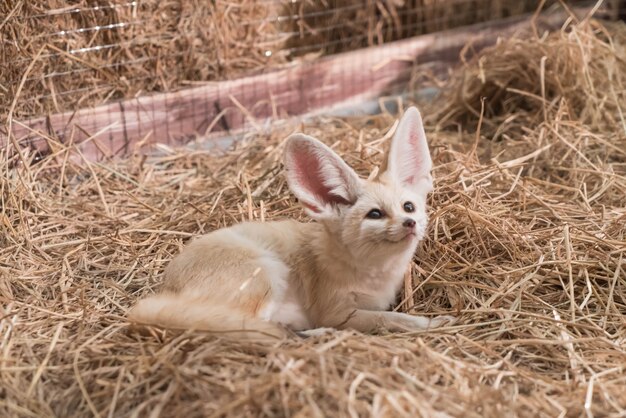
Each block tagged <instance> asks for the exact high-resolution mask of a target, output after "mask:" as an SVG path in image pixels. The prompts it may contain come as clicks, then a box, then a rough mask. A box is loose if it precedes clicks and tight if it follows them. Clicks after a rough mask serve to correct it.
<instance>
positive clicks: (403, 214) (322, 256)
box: [129, 108, 450, 337]
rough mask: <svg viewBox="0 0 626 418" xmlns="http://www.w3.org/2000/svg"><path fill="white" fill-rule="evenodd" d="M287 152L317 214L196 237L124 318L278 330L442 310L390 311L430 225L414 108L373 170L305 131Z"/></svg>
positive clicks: (426, 164)
mask: <svg viewBox="0 0 626 418" xmlns="http://www.w3.org/2000/svg"><path fill="white" fill-rule="evenodd" d="M284 162H285V167H286V173H287V180H288V184H289V187H290V189H291V191H292V192H293V193H294V195H295V196H296V197H297V198H298V199H299V200H300V202H301V203H302V204H303V206H304V208H305V211H306V212H307V214H308V215H309V216H310V217H312V218H313V219H315V220H316V221H317V222H313V223H300V222H296V221H294V220H286V221H278V222H266V223H260V222H256V223H255V222H249V223H242V224H238V225H235V226H232V227H230V228H224V229H219V230H216V231H214V232H211V233H209V234H208V235H205V236H203V237H200V238H198V239H196V240H194V241H193V242H192V243H191V244H189V245H188V246H187V248H185V249H184V251H183V252H182V253H181V254H180V255H178V256H177V257H176V258H174V259H173V260H172V262H171V263H170V264H169V266H168V267H167V268H166V270H165V273H164V283H163V286H162V289H161V292H160V293H159V294H157V295H154V296H149V297H147V298H145V299H143V300H141V301H139V303H138V304H137V305H136V306H135V307H134V308H133V309H132V310H131V312H130V314H129V316H130V319H131V321H133V322H137V323H142V324H154V325H159V326H163V327H167V328H179V329H200V330H207V331H213V332H229V333H233V332H234V333H235V335H236V336H239V337H249V336H252V335H253V334H255V333H256V334H257V335H258V334H263V335H265V336H267V335H269V336H275V337H281V336H284V335H286V333H287V330H286V328H289V329H291V330H294V331H303V330H311V329H314V328H319V327H326V328H338V329H343V328H352V329H356V330H358V331H362V332H373V331H376V330H380V329H386V330H389V331H410V330H417V329H426V328H428V327H434V326H438V325H440V324H442V323H444V322H447V321H449V320H450V317H438V318H433V319H428V318H426V317H421V316H413V315H408V314H405V313H398V312H388V311H387V309H389V308H390V307H391V305H392V304H393V303H394V301H395V299H396V295H397V293H398V290H399V288H400V286H401V284H402V282H403V276H404V273H405V271H406V270H407V267H408V265H409V263H410V262H411V259H412V257H413V254H414V252H415V249H416V247H417V244H418V242H419V241H420V240H421V239H422V238H423V236H424V233H425V231H426V226H427V214H426V198H427V195H428V193H429V192H430V191H431V190H432V178H431V175H430V170H431V167H432V162H431V158H430V153H429V151H428V145H427V143H426V136H425V133H424V129H423V127H422V120H421V117H420V114H419V112H418V111H417V109H415V108H410V109H408V110H407V111H406V113H405V115H404V117H403V118H402V120H401V121H400V124H399V126H398V129H397V131H396V133H395V135H394V137H393V140H392V143H391V147H390V150H389V154H388V157H387V161H386V164H385V168H384V169H383V170H382V172H381V174H379V175H378V176H377V177H376V178H375V179H373V180H364V179H361V178H359V177H358V175H357V174H356V173H355V172H354V171H353V170H352V169H351V168H350V167H349V166H348V165H347V164H346V163H345V162H344V161H343V160H342V159H341V158H339V157H338V156H337V155H336V154H335V153H334V152H333V151H332V150H331V149H330V148H328V147H327V146H326V145H324V144H322V143H321V142H319V141H317V140H316V139H313V138H311V137H308V136H305V135H302V134H295V135H292V136H291V137H290V138H289V139H288V140H287V143H286V147H285V156H284ZM376 211H378V212H376ZM379 215H380V216H379Z"/></svg>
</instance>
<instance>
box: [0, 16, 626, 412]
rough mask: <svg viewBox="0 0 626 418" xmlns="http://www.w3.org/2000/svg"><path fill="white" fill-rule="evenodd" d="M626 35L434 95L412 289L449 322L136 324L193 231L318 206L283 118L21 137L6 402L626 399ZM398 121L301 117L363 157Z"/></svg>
mask: <svg viewBox="0 0 626 418" xmlns="http://www.w3.org/2000/svg"><path fill="white" fill-rule="evenodd" d="M625 33H626V28H625V27H624V25H619V26H617V25H616V26H614V27H611V28H609V29H606V28H604V27H602V26H600V25H599V24H598V23H593V22H591V23H589V22H587V23H583V24H580V25H577V26H574V27H572V28H570V30H569V31H568V32H566V33H562V34H556V35H551V36H548V37H542V38H537V39H531V40H526V41H516V40H513V41H506V42H502V43H501V44H500V45H498V46H496V47H494V48H492V49H490V50H487V51H485V52H484V53H483V54H482V55H481V57H479V58H478V59H477V60H475V61H472V62H470V63H468V65H467V66H466V67H465V68H463V69H462V70H461V71H460V73H458V74H457V75H456V76H455V77H453V80H452V81H451V84H450V85H449V86H448V87H447V88H446V89H445V94H444V95H443V96H442V98H441V99H440V100H442V101H439V102H435V103H434V106H432V109H431V110H427V109H426V108H424V113H428V114H429V115H435V118H434V119H433V118H431V121H432V122H431V126H430V129H429V132H430V133H429V137H430V140H431V143H432V150H433V154H434V161H435V165H436V170H435V178H436V190H435V192H434V193H433V195H432V222H431V228H430V233H429V234H428V239H426V241H425V242H424V243H423V245H422V246H421V247H420V249H419V251H418V254H417V255H416V258H415V263H414V265H413V267H412V272H413V279H414V280H413V283H411V284H410V286H407V289H406V292H407V293H406V296H405V297H404V299H405V300H404V301H400V302H399V306H400V309H401V310H403V311H410V312H419V313H421V314H426V315H437V314H442V313H456V314H457V315H458V317H459V322H458V324H456V325H454V326H451V327H448V328H444V329H441V330H436V331H432V332H425V333H415V334H412V335H383V336H365V335H360V334H356V333H353V332H337V333H335V334H333V335H330V336H325V337H319V338H314V339H309V340H299V339H295V338H294V339H292V340H289V341H285V342H283V343H279V344H276V345H274V346H268V345H260V344H258V345H257V344H252V343H245V344H239V343H236V342H231V341H228V340H224V339H218V338H215V337H211V336H208V335H205V334H203V333H199V332H188V333H183V334H181V333H176V332H161V331H154V335H152V336H139V335H137V334H135V333H131V332H129V331H128V328H127V324H126V323H125V322H124V313H125V311H126V309H127V308H128V307H129V306H131V304H132V303H133V302H134V301H135V300H137V298H139V297H140V296H142V295H145V294H147V293H149V292H151V291H152V290H153V288H154V287H155V286H156V284H157V283H158V282H159V280H160V277H161V276H160V274H161V270H162V268H163V266H164V265H165V264H166V263H167V262H168V260H170V259H171V258H172V256H173V255H174V254H176V253H177V252H178V251H180V249H181V247H182V245H183V243H184V242H185V241H186V240H187V239H188V238H189V237H190V236H191V235H192V234H193V235H195V234H200V233H205V232H208V231H210V230H212V229H214V228H216V227H221V226H224V225H228V224H232V223H234V222H238V221H240V220H243V219H265V220H267V219H275V218H279V217H283V216H290V217H299V216H301V210H300V209H299V208H298V207H297V205H295V204H294V202H293V199H292V198H291V197H290V195H289V193H288V190H287V188H286V186H285V182H284V180H283V178H282V176H280V175H279V174H280V167H279V157H280V154H281V147H282V143H283V142H282V141H283V139H284V137H285V134H286V133H288V132H287V131H288V129H285V130H284V131H281V130H277V131H276V132H273V133H272V134H251V135H250V140H249V141H247V142H245V143H242V144H241V145H240V146H239V147H238V148H237V149H234V150H232V151H229V152H227V153H226V154H225V155H224V156H222V157H218V156H215V155H214V153H212V152H207V151H188V150H187V151H185V150H167V149H162V151H163V155H161V156H158V157H149V158H144V157H141V156H138V155H137V156H134V157H132V158H130V159H128V160H125V161H117V162H115V161H110V162H106V163H90V164H86V163H85V164H84V165H83V166H77V165H74V164H72V163H71V162H70V160H68V159H67V152H66V151H64V150H62V149H61V150H59V151H58V152H57V153H56V155H55V156H53V157H50V158H47V159H45V160H43V161H41V162H39V163H38V164H37V165H34V166H31V167H27V166H25V165H24V164H21V163H19V160H18V159H19V157H15V158H16V159H15V160H12V161H8V159H7V157H6V156H5V157H4V158H3V163H2V164H3V166H2V177H1V180H2V184H1V187H0V190H1V192H0V193H1V194H0V195H1V196H2V201H1V204H2V208H3V212H2V218H1V219H0V223H1V224H2V228H3V231H4V232H3V236H1V237H0V239H1V240H2V241H1V242H0V248H1V249H0V260H2V261H1V262H0V263H1V264H0V266H1V267H0V269H1V270H0V274H1V276H0V277H1V279H2V280H1V281H0V297H1V298H2V299H1V300H2V306H3V309H4V314H3V316H2V317H1V318H2V322H1V324H0V335H1V337H0V341H1V343H0V352H1V353H2V354H1V357H0V368H1V369H0V370H1V373H0V385H1V386H0V415H2V416H6V417H10V416H23V417H27V416H37V417H45V416H88V415H91V414H93V415H97V416H102V417H106V416H110V417H112V416H115V417H119V416H131V415H132V416H148V415H150V416H157V415H159V414H160V415H161V416H259V415H263V416H265V415H268V416H270V415H271V416H287V415H289V416H300V417H304V416H324V415H333V416H363V415H376V416H447V415H445V414H449V415H452V416H462V417H484V416H487V417H502V416H533V417H534V416H557V415H560V414H562V415H567V416H580V415H583V414H585V413H587V414H588V415H589V416H592V415H594V416H607V415H612V416H617V415H620V414H621V415H622V416H623V414H624V411H625V409H626V391H625V390H624V385H625V384H626V374H625V370H624V368H625V365H626V332H625V329H626V327H625V325H626V322H625V320H626V272H625V268H626V262H625V257H624V255H625V252H626V210H625V209H624V202H626V126H625V124H624V119H623V113H624V111H626V100H625V98H624V91H625V90H624V89H625V86H626V84H625V77H626V59H625V58H626V45H625V43H624V34H625ZM544 56H545V57H546V58H545V65H544V68H545V71H541V68H542V67H541V66H542V64H541V63H542V58H543V57H544ZM513 60H515V62H513ZM487 65H488V66H487ZM500 67H502V68H505V69H506V71H499V70H498V68H500ZM537 74H539V75H540V76H537ZM541 74H544V76H543V77H541ZM527 79H528V80H534V82H528V81H527ZM609 79H610V82H609V81H608V80H609ZM483 80H484V81H483ZM460 86H463V89H462V90H460ZM493 86H499V87H497V88H495V87H493ZM459 90H460V91H462V92H464V94H463V95H460V96H457V95H456V94H455V92H456V91H459ZM541 92H545V94H542V93H541ZM485 94H488V97H487V99H486V101H485V112H484V114H485V115H486V117H484V118H483V119H482V126H481V127H480V129H479V132H480V133H479V134H476V132H477V131H476V129H475V127H477V126H478V121H479V119H480V101H479V100H478V98H479V97H480V96H482V95H485ZM494 97H498V98H499V99H498V100H497V101H496V100H495V99H494ZM580 97H583V98H584V100H579V99H580ZM435 110H443V111H442V113H441V114H437V113H436V112H435ZM444 114H445V115H447V116H445V117H444ZM392 122H393V118H392V117H391V116H389V115H381V116H376V117H366V118H357V119H319V120H317V121H313V122H311V123H309V124H307V125H306V126H305V127H304V129H305V131H306V132H308V133H310V134H313V135H317V136H318V137H320V138H323V139H324V140H325V141H326V142H327V143H328V144H333V145H334V147H335V149H336V150H338V151H340V152H341V154H342V155H344V156H345V157H346V159H347V161H348V162H349V163H350V164H352V165H353V166H355V167H357V168H358V169H359V171H361V172H363V173H364V172H367V171H368V170H369V169H370V168H371V167H372V166H374V165H376V164H378V163H379V162H380V157H381V151H382V147H383V145H384V143H385V142H386V140H387V139H388V135H386V133H387V130H388V129H389V126H391V123H392ZM381 138H383V139H382V140H381ZM22 158H23V159H24V160H27V159H28V155H25V154H24V155H22ZM9 165H14V166H16V168H14V169H9V168H8V167H9ZM133 414H134V415H133Z"/></svg>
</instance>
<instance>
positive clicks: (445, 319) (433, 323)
mask: <svg viewBox="0 0 626 418" xmlns="http://www.w3.org/2000/svg"><path fill="white" fill-rule="evenodd" d="M455 322H456V318H455V317H454V316H451V315H441V316H436V317H434V318H430V321H429V323H428V328H439V327H441V326H443V325H452V324H454V323H455Z"/></svg>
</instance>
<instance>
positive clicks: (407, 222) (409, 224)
mask: <svg viewBox="0 0 626 418" xmlns="http://www.w3.org/2000/svg"><path fill="white" fill-rule="evenodd" d="M402 226H404V227H406V228H413V227H414V226H415V221H414V220H413V219H411V218H406V219H405V220H404V222H402Z"/></svg>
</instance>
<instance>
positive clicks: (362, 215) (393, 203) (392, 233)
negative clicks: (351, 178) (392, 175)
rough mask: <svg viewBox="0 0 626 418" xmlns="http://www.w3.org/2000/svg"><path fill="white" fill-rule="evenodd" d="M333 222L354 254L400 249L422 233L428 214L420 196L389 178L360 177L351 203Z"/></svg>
mask: <svg viewBox="0 0 626 418" xmlns="http://www.w3.org/2000/svg"><path fill="white" fill-rule="evenodd" d="M337 220H338V222H334V225H335V228H334V229H336V233H338V234H339V235H340V239H341V241H342V242H343V244H345V245H346V246H347V248H349V249H350V250H351V252H353V255H355V256H358V257H367V256H368V255H374V254H385V253H388V252H397V251H403V250H404V249H406V248H408V247H414V246H415V245H416V244H417V242H418V241H420V240H421V239H422V238H423V237H424V233H425V231H426V226H427V221H428V217H427V214H426V202H425V199H424V196H420V195H419V194H418V193H415V192H413V191H412V190H410V189H407V188H404V187H402V186H400V185H397V184H394V183H393V182H391V181H388V180H387V181H385V180H380V179H377V180H375V181H363V183H362V187H361V193H359V196H358V198H357V200H356V201H355V203H354V204H353V205H350V206H347V207H344V208H340V210H339V211H338V213H337Z"/></svg>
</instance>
